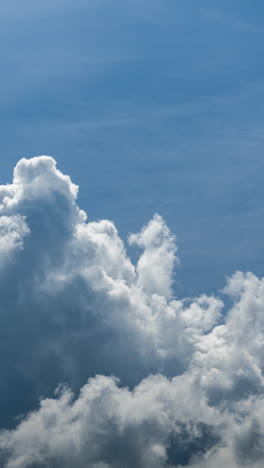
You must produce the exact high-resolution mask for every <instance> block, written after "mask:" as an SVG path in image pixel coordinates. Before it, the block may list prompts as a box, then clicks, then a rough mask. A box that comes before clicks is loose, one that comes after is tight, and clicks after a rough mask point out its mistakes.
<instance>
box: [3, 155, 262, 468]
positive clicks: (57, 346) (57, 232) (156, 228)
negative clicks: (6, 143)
mask: <svg viewBox="0 0 264 468" xmlns="http://www.w3.org/2000/svg"><path fill="white" fill-rule="evenodd" d="M77 194H78V187H77V186H76V185H74V184H73V183H72V182H71V180H70V178H69V177H68V176H65V175H63V174H62V173H61V172H60V171H59V170H58V169H57V167H56V162H55V161H54V159H52V158H50V157H47V156H40V157H37V158H32V159H29V160H26V159H22V160H21V161H19V163H18V164H17V166H16V168H15V170H14V179H13V183H12V184H10V185H4V186H1V187H0V214H1V217H0V245H1V247H0V279H1V281H0V295H1V303H0V325H1V327H0V353H1V359H0V372H1V377H2V378H1V386H0V407H1V427H2V431H1V433H0V461H1V466H5V467H8V468H15V467H21V468H23V467H29V466H34V467H43V466H47V467H51V468H53V467H58V466H65V467H67V466H69V467H72V466H76V467H78V466H80V467H83V466H89V467H94V468H118V467H120V466H122V467H128V468H130V466H131V467H132V466H133V467H135V466H137V467H139V468H140V467H142V468H145V467H148V466H151V467H154V468H155V467H157V468H162V467H164V468H169V467H170V468H171V467H175V466H191V467H195V468H198V467H203V468H205V467H211V466H215V467H222V466H224V465H227V466H229V467H230V468H233V467H234V468H236V467H240V466H253V467H255V468H258V467H260V466H261V464H262V460H263V450H262V446H263V435H264V427H263V412H264V403H263V385H264V381H263V370H264V369H263V350H264V348H263V346H264V340H263V330H264V318H263V310H264V279H259V278H257V277H256V276H254V275H253V274H252V273H247V274H243V273H240V272H238V273H235V274H234V275H233V276H232V277H231V278H229V279H228V281H227V286H226V288H225V290H224V293H225V294H226V295H228V297H229V302H230V301H231V303H232V306H231V307H230V310H229V311H227V312H223V311H224V303H223V300H222V299H220V298H218V297H215V296H206V295H201V296H200V297H197V298H193V299H190V298H186V299H178V298H176V297H175V296H174V292H173V291H174V288H173V280H174V276H173V275H174V267H175V264H176V263H177V262H178V258H177V256H176V252H177V247H176V245H175V236H174V235H173V234H172V233H171V232H170V230H169V228H168V227H167V225H166V223H165V221H164V220H163V219H162V218H161V217H160V216H159V215H157V214H156V215H154V217H153V219H152V220H150V222H149V223H148V224H147V225H146V226H145V227H143V229H142V231H141V232H140V233H136V234H131V235H130V236H129V240H128V241H129V243H130V244H133V245H137V246H138V247H140V248H141V249H142V254H141V255H140V257H139V259H138V261H137V263H136V264H135V265H134V264H133V263H132V262H131V260H130V258H129V257H128V255H127V252H126V247H125V244H124V243H123V241H122V240H121V239H120V237H119V235H118V232H117V229H116V227H115V225H114V224H113V223H112V222H111V221H108V220H101V221H97V222H89V221H88V220H87V215H86V214H85V213H84V212H83V211H82V210H80V209H79V208H78V206H77V203H76V199H77ZM113 376H115V377H113ZM60 383H63V384H64V385H59V386H58V384H60ZM56 387H57V391H56V394H55V396H54V389H55V388H56ZM69 388H71V390H69ZM39 399H40V400H39ZM39 401H40V403H39ZM26 413H28V414H27V415H26Z"/></svg>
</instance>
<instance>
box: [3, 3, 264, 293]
mask: <svg viewBox="0 0 264 468" xmlns="http://www.w3.org/2000/svg"><path fill="white" fill-rule="evenodd" d="M263 19H264V4H263V2H262V1H260V0H255V1H254V2H252V1H249V0H246V1H243V0H233V1H232V2H230V0H229V1H227V0H222V1H221V2H219V1H215V0H201V1H197V0H184V1H183V0H151V1H150V0H125V1H124V0H122V1H121V0H57V1H56V2H55V1H50V0H46V2H36V1H33V0H24V1H23V2H21V0H14V1H13V2H8V1H7V0H3V1H2V2H1V5H0V58H1V75H0V83H1V86H0V98H1V99H0V103H1V104H0V132H1V138H0V145H1V183H6V182H10V181H11V177H12V169H13V166H14V165H15V164H16V162H17V161H18V160H19V159H20V158H21V157H23V156H25V157H30V156H35V155H39V154H48V155H52V156H53V157H54V158H55V159H56V160H57V161H58V167H59V168H60V169H61V170H62V172H64V173H68V174H70V175H71V178H72V180H73V181H74V182H75V183H77V184H79V185H80V194H79V205H80V206H81V207H82V208H83V209H85V210H86V211H87V213H88V216H89V219H91V220H94V219H100V218H108V219H112V220H113V221H114V222H115V223H116V225H117V227H118V229H119V231H120V234H121V236H122V237H123V238H125V237H126V235H127V234H128V233H129V232H131V231H137V230H139V229H140V228H141V226H142V224H144V223H146V222H147V221H148V220H149V219H150V217H151V216H152V215H153V214H154V213H155V212H159V214H161V215H162V216H164V218H165V219H166V221H167V223H168V224H169V226H170V228H171V229H172V230H173V231H174V232H175V233H176V234H177V238H178V245H179V255H180V257H181V265H180V267H179V269H178V272H177V280H178V284H177V285H176V293H177V294H179V295H182V294H187V295H189V294H198V293H200V292H211V291H215V292H216V291H217V290H218V289H219V288H222V287H223V286H224V282H225V276H226V275H229V274H231V273H232V272H233V271H234V270H237V269H242V270H251V271H253V272H254V273H257V274H259V275H263V273H264V267H263V260H264V253H263V235H264V219H263V195H264V184H263V172H264V134H263V123H264V107H263V98H264V82H263V78H264V60H263V39H264V21H263Z"/></svg>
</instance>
